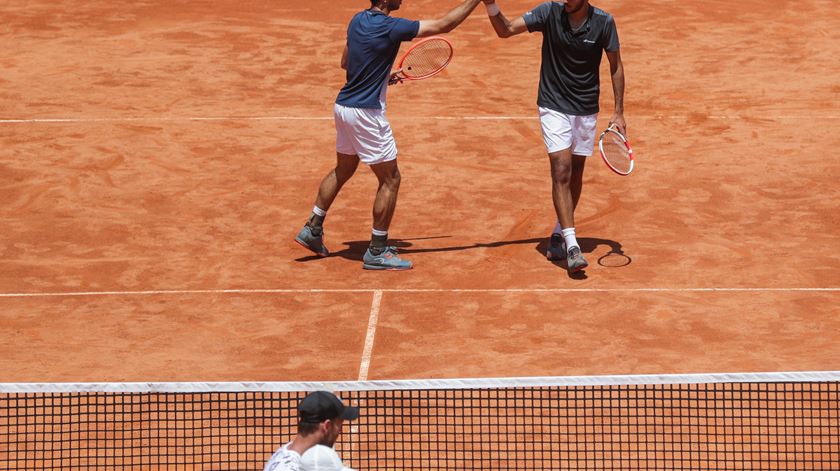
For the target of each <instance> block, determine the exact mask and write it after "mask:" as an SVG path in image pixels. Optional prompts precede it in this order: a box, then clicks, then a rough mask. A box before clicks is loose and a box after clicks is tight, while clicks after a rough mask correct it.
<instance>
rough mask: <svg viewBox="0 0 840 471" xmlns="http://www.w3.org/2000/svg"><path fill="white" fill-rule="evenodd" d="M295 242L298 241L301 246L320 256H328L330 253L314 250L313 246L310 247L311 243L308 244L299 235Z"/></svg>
mask: <svg viewBox="0 0 840 471" xmlns="http://www.w3.org/2000/svg"><path fill="white" fill-rule="evenodd" d="M295 242H297V243H298V244H300V246H301V247H303V248H305V249H307V250H309V251H310V252H312V253H314V254H315V255H317V256H319V257H322V258H323V257H327V256H329V254H330V253H329V252H318V251H315V250H312V247H310V246H309V245H307V244H306V242H304V241H302V240H300V239H298V238H297V237H295Z"/></svg>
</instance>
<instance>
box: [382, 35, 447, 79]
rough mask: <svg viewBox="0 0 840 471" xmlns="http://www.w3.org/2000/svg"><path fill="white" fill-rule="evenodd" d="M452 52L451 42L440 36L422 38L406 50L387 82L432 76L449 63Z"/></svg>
mask: <svg viewBox="0 0 840 471" xmlns="http://www.w3.org/2000/svg"><path fill="white" fill-rule="evenodd" d="M453 53H454V50H453V49H452V43H450V42H449V41H448V40H446V39H444V38H442V37H440V36H433V37H430V38H426V39H423V40H421V41H419V42H417V44H414V45H412V46H411V48H410V49H409V50H408V51H406V53H405V55H403V57H402V59H400V62H399V64H398V65H397V70H396V71H394V72H393V73H392V74H391V79H390V80H389V81H388V83H389V84H391V85H393V84H395V83H400V82H402V81H403V80H423V79H427V78H429V77H434V76H435V75H437V74H439V73H441V72H442V71H443V69H445V68H446V66H447V65H449V62H450V61H451V60H452V55H453Z"/></svg>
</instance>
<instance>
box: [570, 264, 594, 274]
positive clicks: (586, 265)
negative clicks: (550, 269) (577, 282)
mask: <svg viewBox="0 0 840 471" xmlns="http://www.w3.org/2000/svg"><path fill="white" fill-rule="evenodd" d="M588 266H589V263H586V262H584V263H583V265H578V266H576V267H569V273H577V272H579V271H581V270H583V269H584V268H586V267H588Z"/></svg>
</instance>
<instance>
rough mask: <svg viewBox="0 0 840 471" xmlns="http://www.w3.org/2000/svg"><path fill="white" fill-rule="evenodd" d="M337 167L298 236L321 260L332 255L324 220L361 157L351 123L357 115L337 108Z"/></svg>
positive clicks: (300, 242) (301, 243) (296, 239)
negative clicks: (357, 150)
mask: <svg viewBox="0 0 840 471" xmlns="http://www.w3.org/2000/svg"><path fill="white" fill-rule="evenodd" d="M334 114H335V131H336V139H335V150H336V163H335V168H334V169H333V170H331V171H330V173H328V174H327V175H326V176H325V177H324V179H323V180H321V185H320V187H319V188H318V195H317V196H316V197H315V206H314V207H313V208H312V214H311V215H310V216H309V220H307V222H306V224H305V225H304V226H303V228H302V229H301V230H300V232H299V233H298V235H297V236H296V237H295V241H296V242H297V243H299V244H300V245H302V246H304V247H306V248H308V249H309V250H311V251H313V252H315V253H316V254H317V255H319V256H321V257H326V256H328V255H329V250H327V247H326V246H325V245H324V229H323V225H324V219H325V218H326V217H327V210H328V209H330V206H332V203H333V201H335V198H336V197H337V196H338V192H339V191H341V187H343V186H344V184H345V183H347V181H348V180H349V179H350V177H352V176H353V174H354V173H355V172H356V168H357V167H358V166H359V156H358V155H357V152H356V146H355V145H354V137H353V129H352V124H353V121H354V119H355V118H354V114H353V112H352V111H348V110H347V109H345V108H343V107H340V106H339V105H336V106H335V109H334Z"/></svg>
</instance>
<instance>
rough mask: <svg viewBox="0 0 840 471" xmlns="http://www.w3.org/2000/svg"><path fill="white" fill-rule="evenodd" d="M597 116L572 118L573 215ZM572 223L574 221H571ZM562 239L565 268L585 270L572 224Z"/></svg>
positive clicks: (590, 152) (579, 193) (571, 174)
mask: <svg viewBox="0 0 840 471" xmlns="http://www.w3.org/2000/svg"><path fill="white" fill-rule="evenodd" d="M597 117H598V116H597V115H590V116H574V117H572V118H571V121H572V141H573V142H574V144H573V146H572V149H571V172H570V178H569V180H570V181H569V189H570V193H571V198H572V214H574V211H575V209H577V205H578V203H579V202H580V195H581V193H582V190H583V171H584V169H585V168H586V158H587V157H588V156H589V155H591V154H592V150H593V148H594V146H595V132H596V129H595V127H596V121H597ZM572 222H574V221H572ZM561 233H562V235H563V239H564V240H565V243H566V247H567V251H566V258H567V260H566V266H567V267H568V269H569V272H572V273H574V272H576V271H580V270H583V269H584V268H586V267H587V266H588V265H589V263H588V262H587V261H586V259H585V258H584V256H583V253H582V251H581V249H580V245H579V244H578V241H577V234H576V232H575V227H574V224H572V225H571V226H565V225H564V226H563V230H562V231H561Z"/></svg>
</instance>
